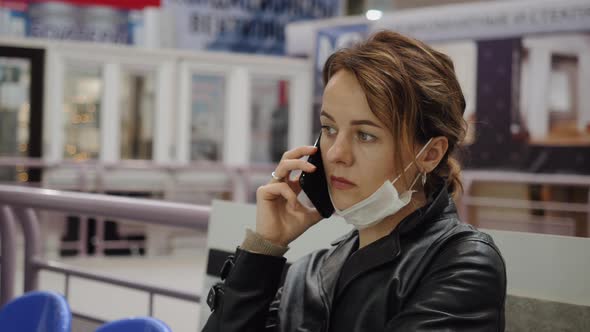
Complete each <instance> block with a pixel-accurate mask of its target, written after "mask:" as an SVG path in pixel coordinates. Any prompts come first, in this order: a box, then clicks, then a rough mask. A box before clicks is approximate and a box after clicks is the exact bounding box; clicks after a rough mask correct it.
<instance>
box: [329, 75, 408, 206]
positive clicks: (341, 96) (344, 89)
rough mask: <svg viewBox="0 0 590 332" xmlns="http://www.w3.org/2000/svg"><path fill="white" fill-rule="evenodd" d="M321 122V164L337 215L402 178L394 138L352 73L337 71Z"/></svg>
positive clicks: (330, 84) (331, 80) (333, 77)
mask: <svg viewBox="0 0 590 332" xmlns="http://www.w3.org/2000/svg"><path fill="white" fill-rule="evenodd" d="M320 121H321V124H322V138H321V142H320V144H321V145H320V147H321V150H322V160H323V162H324V167H325V171H326V178H327V180H328V187H329V189H330V193H331V194H332V200H333V201H334V205H335V206H336V207H337V208H338V209H341V210H343V209H346V208H348V207H350V206H352V205H354V204H355V203H357V202H359V201H361V200H363V199H365V198H367V197H369V196H370V195H371V194H373V193H374V192H375V191H376V190H377V189H378V188H379V187H380V186H382V185H383V183H384V182H385V180H393V179H394V178H395V177H396V176H397V175H398V173H397V168H396V167H394V155H393V154H394V150H395V149H394V138H393V134H392V133H391V131H390V130H389V129H387V127H386V126H385V125H384V124H383V123H382V122H381V121H379V119H378V118H377V117H376V116H375V115H374V114H373V112H371V109H370V108H369V105H368V103H367V98H366V96H365V93H364V92H363V89H362V88H361V86H360V85H359V83H358V81H357V80H356V77H355V76H354V75H353V74H352V73H351V72H349V71H346V70H340V71H338V72H337V73H336V74H334V76H332V78H331V79H330V81H329V82H328V84H327V85H326V88H325V90H324V96H323V104H322V112H321V115H320ZM398 190H399V188H398Z"/></svg>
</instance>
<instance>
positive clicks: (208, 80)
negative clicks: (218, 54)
mask: <svg viewBox="0 0 590 332" xmlns="http://www.w3.org/2000/svg"><path fill="white" fill-rule="evenodd" d="M190 103H191V132H190V135H191V136H190V140H191V145H190V158H191V160H213V161H216V160H220V159H221V154H222V151H223V132H224V131H223V128H224V125H223V120H224V115H223V114H224V110H225V79H224V78H223V77H221V76H214V75H202V74H195V75H193V77H192V80H191V100H190Z"/></svg>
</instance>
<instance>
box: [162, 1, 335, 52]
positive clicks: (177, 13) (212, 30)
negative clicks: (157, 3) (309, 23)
mask: <svg viewBox="0 0 590 332" xmlns="http://www.w3.org/2000/svg"><path fill="white" fill-rule="evenodd" d="M163 7H164V10H165V11H166V12H168V13H169V14H170V16H171V17H174V24H175V25H176V26H175V36H176V39H177V40H176V46H177V47H179V48H185V49H196V50H218V51H231V52H245V53H261V54H279V55H280V54H284V49H285V45H284V44H285V33H284V27H285V25H286V24H287V23H289V22H292V21H298V20H312V19H320V18H327V17H332V16H336V15H338V14H339V13H340V0H291V1H284V0H270V1H248V0H233V1H215V0H201V1H199V0H164V1H163Z"/></svg>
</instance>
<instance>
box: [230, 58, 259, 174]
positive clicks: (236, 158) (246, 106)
mask: <svg viewBox="0 0 590 332" xmlns="http://www.w3.org/2000/svg"><path fill="white" fill-rule="evenodd" d="M225 100H226V101H227V103H226V106H225V107H226V109H225V117H224V123H225V140H224V142H223V161H224V163H225V164H227V165H230V166H241V165H247V164H249V163H250V144H251V141H252V133H251V132H252V128H251V126H250V118H251V111H252V84H251V82H250V74H249V73H248V70H246V69H245V68H235V69H233V70H232V72H231V73H230V75H229V76H228V82H227V91H226V99H225Z"/></svg>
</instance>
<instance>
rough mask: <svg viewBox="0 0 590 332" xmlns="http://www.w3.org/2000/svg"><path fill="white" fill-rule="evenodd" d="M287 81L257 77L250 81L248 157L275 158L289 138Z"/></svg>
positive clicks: (267, 160) (266, 160)
mask: <svg viewBox="0 0 590 332" xmlns="http://www.w3.org/2000/svg"><path fill="white" fill-rule="evenodd" d="M288 91H289V82H288V81H285V80H280V79H276V78H268V77H264V78H263V77H257V78H254V80H253V82H252V119H251V124H250V126H251V127H252V143H251V144H252V145H251V155H250V160H251V161H252V162H255V163H270V162H278V161H279V160H281V156H282V155H283V153H284V152H285V151H286V150H287V146H288V138H289V101H288V95H289V93H288Z"/></svg>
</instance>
